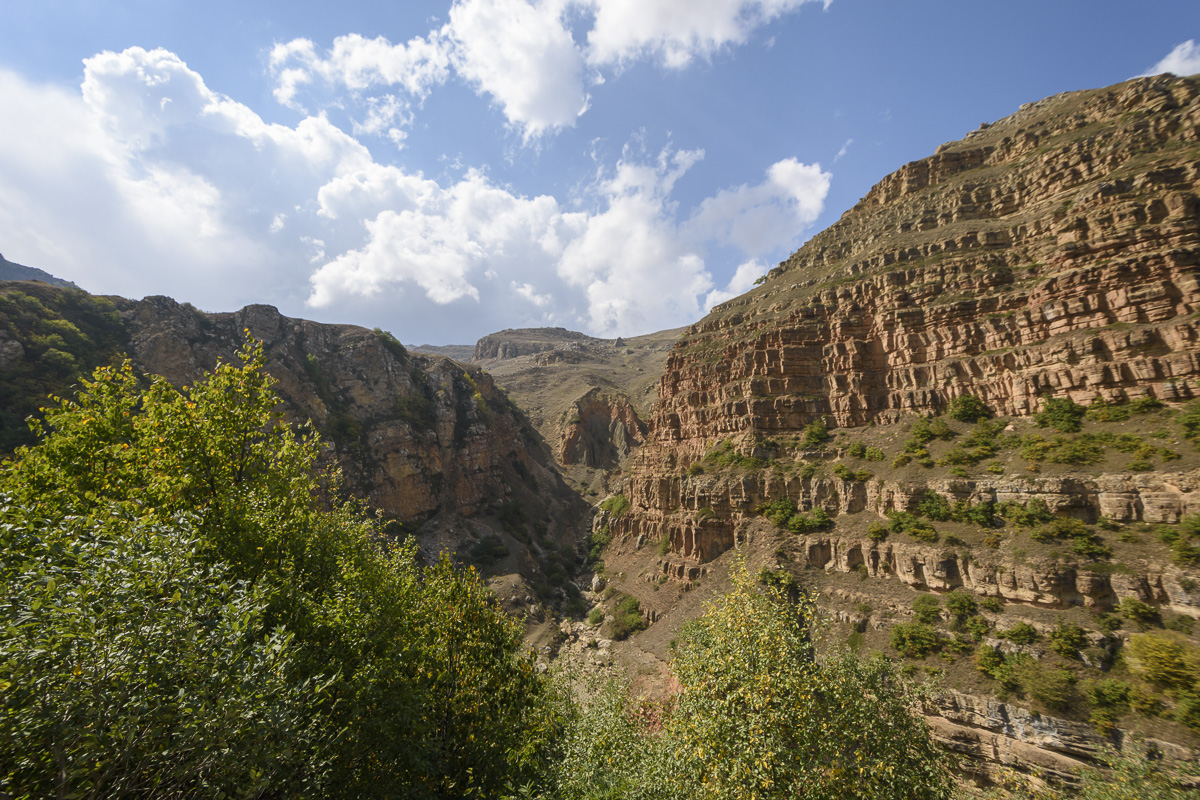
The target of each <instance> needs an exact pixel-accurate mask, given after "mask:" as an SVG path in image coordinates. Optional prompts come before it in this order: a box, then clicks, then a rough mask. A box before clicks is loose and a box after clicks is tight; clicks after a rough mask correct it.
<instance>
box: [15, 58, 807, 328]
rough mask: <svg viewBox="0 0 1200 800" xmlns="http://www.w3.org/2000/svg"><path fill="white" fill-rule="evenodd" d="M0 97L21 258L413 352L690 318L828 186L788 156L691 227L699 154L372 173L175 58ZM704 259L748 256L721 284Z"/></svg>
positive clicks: (112, 63) (301, 126) (320, 125)
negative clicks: (268, 308)
mask: <svg viewBox="0 0 1200 800" xmlns="http://www.w3.org/2000/svg"><path fill="white" fill-rule="evenodd" d="M300 50H303V48H300ZM294 51H296V48H293V49H292V51H291V52H294ZM289 57H291V56H289ZM355 69H358V68H355ZM351 72H353V73H354V74H359V73H358V72H355V71H354V70H351ZM0 94H2V95H3V96H4V97H5V99H6V103H7V104H8V105H7V109H8V113H6V114H4V115H0V229H3V230H5V232H6V233H5V236H6V239H5V243H4V246H5V252H6V253H8V254H9V255H10V256H14V257H18V258H19V259H20V260H22V261H23V262H24V263H30V264H33V265H36V266H41V267H43V268H46V269H49V270H50V271H52V272H55V273H57V274H60V275H61V276H62V277H65V278H68V279H70V280H74V281H76V282H77V283H79V284H80V285H82V286H84V287H85V288H88V289H91V290H93V291H99V292H107V293H115V294H124V295H127V296H135V297H136V296H142V295H145V294H158V293H161V294H168V295H171V296H174V297H176V298H177V299H179V300H181V301H182V300H187V301H190V302H193V303H195V304H197V305H199V306H201V307H202V308H208V309H212V310H227V309H233V308H237V307H240V306H241V305H244V304H246V303H250V302H269V303H273V304H275V305H278V306H280V307H281V309H282V310H283V311H284V312H285V313H289V314H293V315H296V314H303V315H308V316H313V315H315V316H318V318H323V319H336V320H341V321H354V322H359V323H361V324H366V325H369V326H376V325H377V326H380V327H384V328H388V329H391V330H394V331H396V332H397V333H399V334H400V335H402V336H411V337H412V338H414V339H416V338H419V339H421V340H423V341H456V342H466V341H471V340H472V339H473V338H476V337H478V336H479V335H482V334H483V333H487V332H490V331H493V330H498V329H500V328H504V327H512V326H517V325H563V326H566V327H572V328H576V329H583V330H586V331H588V332H590V333H593V334H599V335H610V336H615V335H618V334H622V335H630V334H635V333H641V332H646V331H650V330H656V329H663V328H669V327H675V326H678V325H682V324H685V323H687V322H691V321H694V320H695V319H696V318H697V317H698V316H699V315H700V313H701V312H702V311H703V309H704V307H705V306H706V305H708V304H711V303H712V302H716V301H717V299H718V298H719V297H724V296H726V295H728V294H729V293H731V292H738V291H741V290H742V289H743V288H744V287H745V286H746V285H748V284H747V280H749V281H751V282H752V280H753V278H754V277H756V274H754V273H755V271H756V270H758V274H761V267H760V266H757V265H758V264H759V261H758V260H757V259H761V258H762V257H763V256H764V255H765V254H767V253H771V254H772V255H775V253H772V249H773V248H774V249H778V248H779V247H781V246H790V243H791V242H793V240H794V239H795V237H796V236H797V235H798V234H799V233H800V232H801V231H802V230H803V229H804V228H805V227H806V226H808V225H811V223H812V221H813V220H814V219H815V218H816V215H817V214H818V213H819V212H820V209H821V205H822V203H823V200H824V195H825V191H826V190H827V188H828V181H829V176H828V173H825V172H822V171H821V169H820V167H819V166H817V165H806V164H802V163H799V162H798V161H796V160H794V159H785V160H783V161H780V162H778V163H776V164H774V165H772V166H771V167H770V168H769V169H768V170H767V174H766V176H765V178H764V179H763V181H762V182H761V183H759V184H757V185H753V186H739V187H735V188H731V189H727V190H724V191H722V192H718V193H717V194H716V195H714V196H713V197H711V198H709V199H708V200H706V201H704V202H702V203H700V204H699V206H698V207H697V208H696V210H695V211H694V213H693V212H691V210H690V209H689V210H686V211H684V212H681V211H680V209H679V207H678V204H677V201H676V200H675V199H674V191H675V186H676V184H677V182H678V181H679V180H680V178H681V177H682V176H683V175H685V174H686V173H687V172H688V170H690V169H691V168H692V167H693V166H694V165H695V164H696V163H697V162H698V161H699V160H700V159H701V158H703V153H702V152H701V151H699V150H678V149H675V148H673V147H670V146H668V147H666V148H663V149H662V150H661V151H659V152H653V153H652V152H648V151H646V150H645V149H644V148H640V147H634V146H630V147H628V148H626V150H625V151H624V152H623V153H622V155H621V157H620V158H619V159H618V160H617V161H616V163H615V164H611V165H609V164H604V163H600V162H597V172H596V174H595V177H594V179H593V180H592V181H591V182H590V183H589V184H588V185H586V186H583V187H581V188H579V189H578V191H577V194H576V195H574V196H572V197H569V198H556V197H553V196H550V195H538V196H526V195H522V194H520V193H519V192H516V191H514V190H513V189H511V188H509V187H506V186H501V185H497V184H496V183H494V182H493V181H492V180H491V179H490V178H489V177H488V175H487V174H486V172H484V171H481V170H467V171H465V172H463V173H462V174H461V175H459V176H458V177H455V178H442V179H439V180H434V179H431V178H429V177H426V176H424V175H422V174H420V173H413V172H409V171H407V170H405V169H402V168H401V167H398V166H395V165H388V164H381V163H379V162H378V161H376V160H375V158H374V157H373V156H372V154H371V152H370V151H369V150H368V149H367V148H366V147H364V146H363V144H362V143H361V142H360V141H359V140H358V139H356V138H355V136H353V135H351V134H349V133H347V132H345V131H343V130H341V129H339V128H338V127H337V126H335V125H333V124H332V123H331V122H330V121H329V120H328V119H327V118H326V117H325V116H323V115H321V114H316V115H309V116H306V117H304V118H303V119H302V120H300V121H299V122H298V123H297V124H296V125H294V126H287V125H279V124H272V123H268V122H266V121H264V120H263V119H262V118H261V117H259V116H258V114H256V113H255V112H254V111H253V110H252V109H250V108H249V107H247V106H245V105H242V104H240V103H238V102H235V101H233V100H232V99H230V98H228V97H226V96H224V95H221V94H219V93H217V92H215V91H213V90H212V89H210V88H209V87H208V86H207V85H206V84H205V82H204V80H203V78H202V77H201V76H200V75H199V74H197V73H196V72H195V71H193V70H192V69H190V68H189V67H188V65H187V64H186V63H184V62H183V61H182V60H181V59H180V58H179V57H178V56H176V55H175V54H173V53H170V52H168V51H165V50H144V49H141V48H130V49H128V50H125V51H123V52H121V53H110V52H105V53H101V54H99V55H97V56H95V57H93V58H91V59H88V60H87V61H86V62H85V71H84V80H83V84H82V86H81V88H80V89H79V90H78V91H67V90H63V89H61V88H55V87H48V86H39V85H35V84H31V83H29V82H28V81H26V80H24V79H22V78H20V77H18V76H16V75H14V74H12V73H8V72H3V71H0ZM379 113H380V115H381V118H387V117H388V116H389V114H391V111H389V110H388V109H387V108H383V107H381V108H380V112H379ZM364 124H365V123H364ZM379 124H380V125H385V124H387V123H386V121H384V122H380V123H379ZM581 209H582V210H581ZM713 248H724V249H730V250H739V251H740V252H741V253H742V256H741V257H740V259H741V260H742V261H744V262H745V263H744V264H743V266H742V267H740V268H739V269H738V272H737V274H736V275H735V276H734V278H733V280H732V281H731V282H730V283H729V284H728V285H727V286H726V287H724V288H722V289H716V288H715V287H714V280H713V277H712V267H711V266H710V258H711V252H712V249H713ZM747 264H752V265H756V266H753V267H751V266H747Z"/></svg>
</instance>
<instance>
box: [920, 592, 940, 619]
mask: <svg viewBox="0 0 1200 800" xmlns="http://www.w3.org/2000/svg"><path fill="white" fill-rule="evenodd" d="M913 616H914V617H916V619H917V622H923V623H925V624H926V625H932V624H934V623H935V622H937V621H938V620H940V619H941V618H942V603H941V601H940V600H938V598H937V595H932V594H920V595H917V596H916V597H915V598H913Z"/></svg>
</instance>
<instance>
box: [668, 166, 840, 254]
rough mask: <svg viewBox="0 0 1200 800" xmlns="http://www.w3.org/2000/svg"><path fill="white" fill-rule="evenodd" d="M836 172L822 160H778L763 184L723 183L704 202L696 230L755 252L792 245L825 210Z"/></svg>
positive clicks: (696, 234)
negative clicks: (828, 169)
mask: <svg viewBox="0 0 1200 800" xmlns="http://www.w3.org/2000/svg"><path fill="white" fill-rule="evenodd" d="M831 177H832V176H831V175H830V174H829V173H828V172H823V171H822V170H821V166H820V165H819V164H801V163H800V162H799V161H797V160H796V159H794V158H788V159H784V160H783V161H777V162H776V163H774V164H772V165H771V167H770V168H769V169H768V170H767V177H766V180H764V181H763V182H762V183H760V184H758V185H757V186H746V185H742V186H739V187H737V188H735V189H723V190H721V191H720V192H718V193H717V194H716V196H714V197H710V198H708V199H707V200H705V201H704V202H702V203H701V204H700V207H699V209H697V211H696V213H695V214H694V215H693V217H692V219H691V221H690V223H689V225H690V229H691V231H692V235H693V236H694V237H696V238H698V239H708V240H711V241H715V242H718V243H720V244H725V245H733V246H735V247H737V248H738V249H740V250H741V251H742V252H743V253H745V254H746V255H749V256H755V257H757V256H761V255H764V254H766V253H770V252H775V251H779V250H781V249H785V248H789V247H791V246H792V245H793V244H794V243H795V241H796V239H797V237H799V236H800V234H801V233H802V232H803V231H804V229H805V228H808V227H809V226H811V225H812V224H813V223H814V222H815V221H816V219H817V217H818V216H820V214H821V211H822V209H823V208H824V204H825V196H826V194H828V192H829V181H830V179H831Z"/></svg>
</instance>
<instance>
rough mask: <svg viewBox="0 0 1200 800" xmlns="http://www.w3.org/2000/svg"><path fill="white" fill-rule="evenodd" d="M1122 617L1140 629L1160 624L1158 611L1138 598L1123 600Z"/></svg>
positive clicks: (1121, 606)
mask: <svg viewBox="0 0 1200 800" xmlns="http://www.w3.org/2000/svg"><path fill="white" fill-rule="evenodd" d="M1120 610H1121V616H1122V617H1124V618H1125V619H1127V620H1129V621H1130V622H1133V623H1136V624H1137V625H1138V626H1139V627H1142V628H1145V627H1147V626H1150V625H1156V624H1158V623H1159V622H1160V619H1159V616H1158V609H1156V608H1155V607H1154V606H1150V605H1147V604H1145V603H1143V602H1142V601H1141V600H1138V599H1137V598H1136V597H1125V598H1122V600H1121V605H1120Z"/></svg>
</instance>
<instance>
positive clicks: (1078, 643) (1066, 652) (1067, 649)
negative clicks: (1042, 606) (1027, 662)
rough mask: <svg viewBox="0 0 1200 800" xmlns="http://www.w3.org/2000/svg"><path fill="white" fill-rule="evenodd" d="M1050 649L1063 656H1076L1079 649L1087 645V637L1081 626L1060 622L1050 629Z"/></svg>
mask: <svg viewBox="0 0 1200 800" xmlns="http://www.w3.org/2000/svg"><path fill="white" fill-rule="evenodd" d="M1049 638H1050V649H1051V650H1053V651H1054V652H1056V653H1058V654H1059V655H1060V656H1062V657H1063V658H1078V657H1079V651H1080V650H1082V649H1083V648H1085V647H1087V644H1088V639H1087V635H1086V634H1085V633H1084V631H1083V628H1081V627H1079V626H1078V625H1073V624H1071V623H1069V622H1060V623H1059V624H1058V626H1057V627H1056V628H1055V629H1054V630H1052V631H1050V637H1049Z"/></svg>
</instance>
